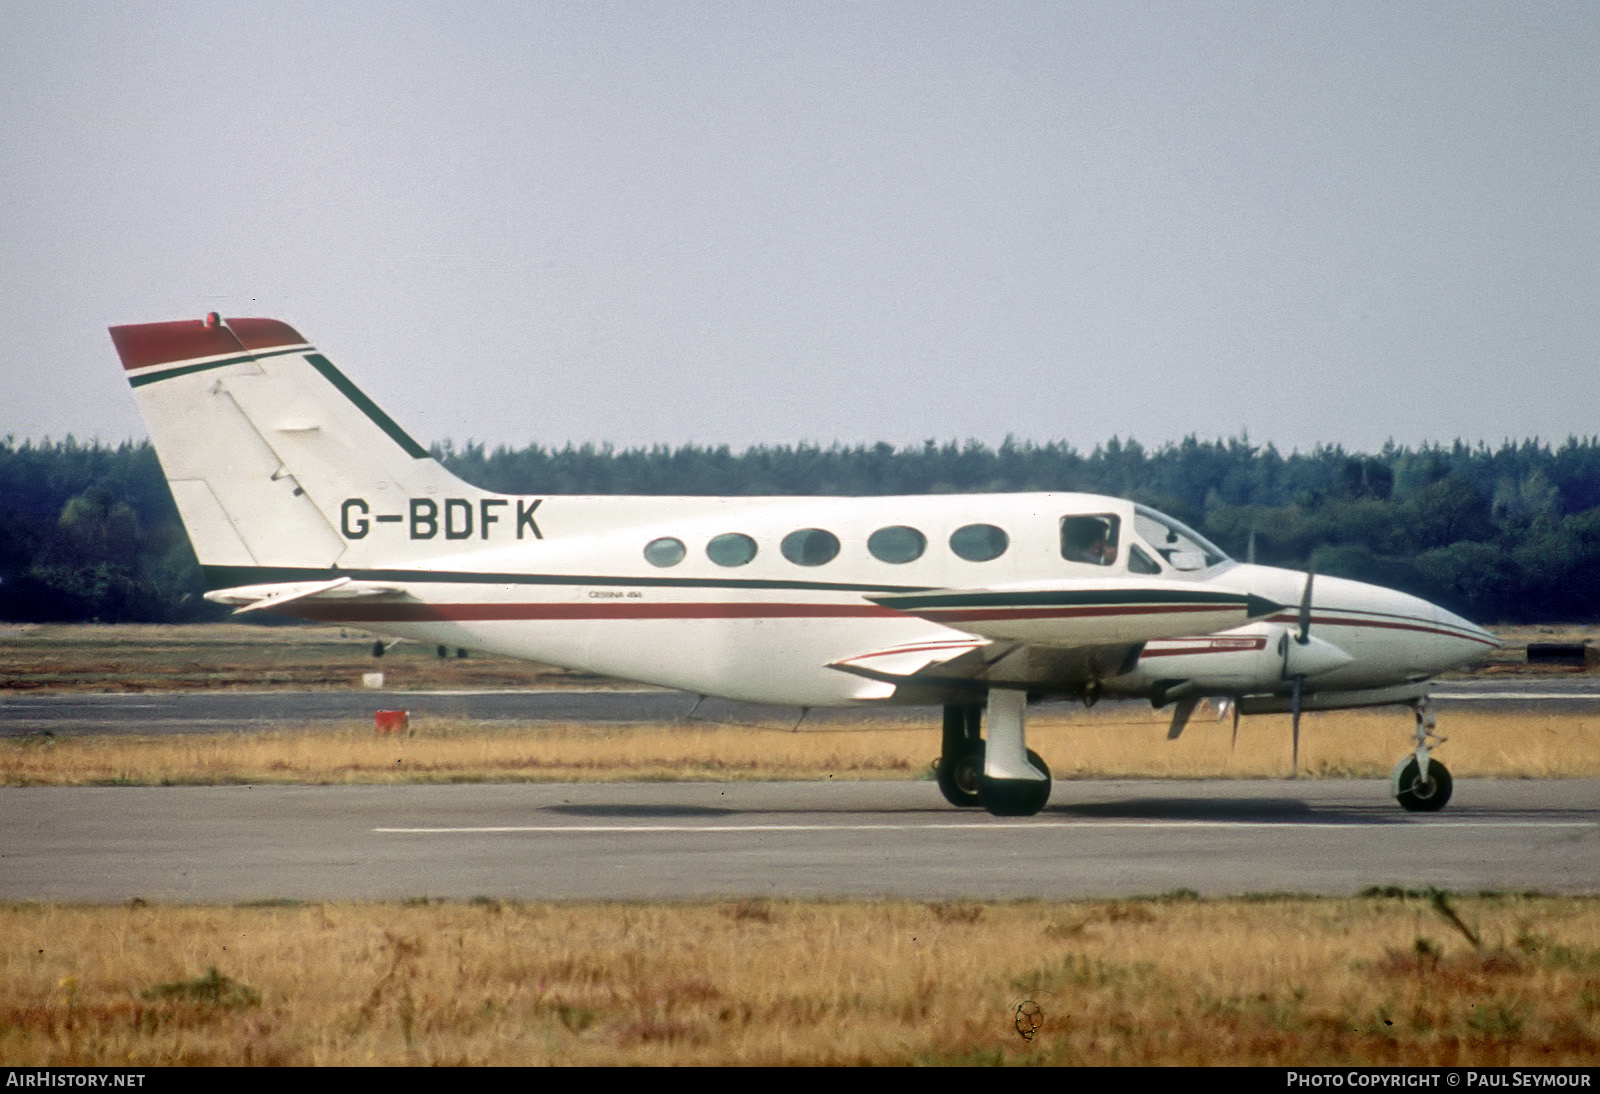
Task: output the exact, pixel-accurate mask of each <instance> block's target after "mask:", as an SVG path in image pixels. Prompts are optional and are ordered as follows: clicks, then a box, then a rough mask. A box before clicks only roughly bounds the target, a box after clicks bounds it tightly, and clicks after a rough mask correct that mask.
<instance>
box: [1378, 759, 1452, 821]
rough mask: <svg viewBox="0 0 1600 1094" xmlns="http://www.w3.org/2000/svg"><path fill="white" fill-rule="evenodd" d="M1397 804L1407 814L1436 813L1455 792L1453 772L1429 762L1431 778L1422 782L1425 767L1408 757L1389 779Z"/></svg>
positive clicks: (1429, 775)
mask: <svg viewBox="0 0 1600 1094" xmlns="http://www.w3.org/2000/svg"><path fill="white" fill-rule="evenodd" d="M1390 779H1391V785H1392V786H1393V787H1394V798H1395V801H1397V802H1399V803H1400V806H1401V808H1403V809H1405V810H1406V811H1407V812H1408V813H1437V812H1438V811H1439V810H1441V809H1443V808H1444V807H1445V803H1446V802H1448V801H1449V800H1450V791H1451V790H1452V789H1454V786H1453V783H1452V781H1451V778H1450V769H1449V768H1447V767H1445V765H1444V764H1442V763H1440V762H1439V761H1438V760H1435V759H1432V758H1431V757H1430V758H1429V760H1428V777H1427V779H1423V778H1422V765H1421V764H1419V763H1417V758H1416V757H1415V756H1407V757H1406V758H1405V759H1403V760H1401V761H1400V763H1399V764H1397V765H1396V766H1395V769H1394V774H1393V775H1392V776H1391V777H1390Z"/></svg>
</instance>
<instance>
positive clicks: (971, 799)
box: [934, 741, 983, 809]
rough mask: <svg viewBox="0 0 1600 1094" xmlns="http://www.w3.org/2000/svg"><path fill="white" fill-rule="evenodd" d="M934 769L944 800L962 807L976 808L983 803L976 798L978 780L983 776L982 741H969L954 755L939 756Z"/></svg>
mask: <svg viewBox="0 0 1600 1094" xmlns="http://www.w3.org/2000/svg"><path fill="white" fill-rule="evenodd" d="M934 770H935V774H936V775H937V776H938V779H939V793H941V794H943V795H944V800H945V801H947V802H949V803H950V804H951V805H955V806H959V807H961V808H962V809H976V808H978V807H979V806H980V805H982V804H983V802H982V801H980V800H979V799H978V780H979V779H981V778H982V777H983V742H982V741H972V742H969V743H968V744H966V745H965V746H963V748H962V749H961V751H960V752H958V753H956V754H955V755H954V756H940V757H939V763H938V766H937V767H936V768H935V769H934Z"/></svg>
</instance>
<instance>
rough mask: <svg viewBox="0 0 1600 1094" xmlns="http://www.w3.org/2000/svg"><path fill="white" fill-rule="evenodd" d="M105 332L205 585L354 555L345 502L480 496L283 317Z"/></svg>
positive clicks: (325, 564)
mask: <svg viewBox="0 0 1600 1094" xmlns="http://www.w3.org/2000/svg"><path fill="white" fill-rule="evenodd" d="M111 340H112V342H113V343H114V344H115V345H116V348H117V353H118V355H119V356H120V357H121V358H122V367H123V369H124V370H125V374H126V376H127V379H128V383H129V384H130V385H131V386H132V387H133V392H134V396H135V398H136V399H137V401H138V403H139V409H140V412H141V413H142V414H143V416H144V420H145V424H146V426H147V427H148V429H149V431H150V439H151V441H152V442H153V443H154V445H155V448H156V454H157V455H158V456H159V458H160V460H161V466H162V470H163V471H164V472H165V474H166V477H167V481H168V483H169V484H170V485H171V487H172V494H173V498H174V500H175V501H176V502H177V505H178V511H179V513H180V514H181V515H182V517H183V522H184V526H185V527H186V528H187V529H188V532H189V538H190V540H191V541H192V542H193V544H194V548H195V554H196V555H197V556H198V557H199V559H200V563H201V565H202V567H205V568H206V570H207V573H208V577H210V578H212V579H213V581H212V583H213V585H215V584H218V583H221V584H229V585H236V584H244V583H247V581H248V580H249V579H250V578H251V576H252V575H260V573H261V571H262V570H263V569H277V570H282V569H286V568H290V569H308V568H309V569H327V568H329V567H332V566H334V565H335V564H336V563H338V562H340V560H341V558H343V557H344V556H345V555H346V554H347V553H350V552H352V551H354V552H355V553H356V554H359V553H360V552H359V545H356V544H353V543H352V542H351V540H352V538H353V537H352V536H350V535H349V534H344V533H348V531H349V529H347V528H345V527H344V526H345V525H346V524H347V523H349V521H350V508H349V502H350V499H352V498H356V499H365V500H362V502H361V504H362V505H363V506H371V507H378V506H379V504H380V503H382V505H383V507H385V508H393V509H396V510H399V509H402V508H403V507H404V506H405V505H406V504H407V499H410V498H425V497H437V496H440V495H442V494H446V493H448V494H452V495H455V496H459V497H466V496H476V495H478V494H479V493H481V492H480V491H478V490H476V489H475V488H473V487H471V486H468V485H467V484H466V483H463V482H462V481H461V480H459V479H457V478H456V477H455V476H454V475H452V474H450V473H449V472H448V471H446V470H445V469H444V468H443V467H442V466H440V465H439V463H438V462H437V461H435V460H434V459H433V458H432V457H431V456H429V454H428V451H427V450H426V449H425V448H423V447H422V446H421V445H420V444H418V443H417V442H416V441H415V440H413V439H412V438H411V437H410V436H409V435H408V434H407V433H406V432H405V431H404V430H403V429H401V428H400V427H399V426H398V425H396V424H395V422H394V420H393V419H391V418H390V417H389V416H388V415H387V414H385V413H384V412H383V411H382V410H380V409H379V408H378V407H377V406H376V405H375V404H374V403H373V402H372V400H371V399H369V398H367V396H366V395H364V394H363V393H362V392H361V390H360V389H359V388H357V387H356V386H355V384H353V383H351V382H350V380H349V379H348V378H347V377H346V376H345V375H344V374H343V373H341V372H340V371H339V370H338V369H337V368H335V367H334V366H333V364H332V363H331V362H330V361H329V360H328V359H327V358H326V357H324V356H322V355H321V354H320V353H318V352H317V351H316V347H314V346H312V345H311V344H310V343H309V342H307V341H306V339H305V338H303V337H302V336H301V335H300V334H299V332H297V331H296V330H295V329H294V328H293V327H290V326H289V325H288V324H287V323H282V322H279V321H278V320H276V319H228V320H223V319H221V318H219V317H218V316H217V315H216V314H215V313H213V314H211V315H210V316H208V317H207V318H206V319H204V320H183V321H178V322H170V323H143V324H136V325H130V326H119V327H112V328H111ZM391 542H393V541H391ZM426 548H427V545H420V544H419V545H418V553H419V554H421V553H424V549H426ZM431 550H432V551H435V552H436V551H437V547H432V548H431ZM262 576H264V575H262ZM269 579H270V578H269Z"/></svg>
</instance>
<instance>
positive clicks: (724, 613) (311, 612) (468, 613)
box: [284, 601, 904, 623]
mask: <svg viewBox="0 0 1600 1094" xmlns="http://www.w3.org/2000/svg"><path fill="white" fill-rule="evenodd" d="M284 614H287V615H294V616H298V617H300V618H302V619H320V620H325V621H327V622H330V623H439V622H451V623H455V622H479V621H492V620H518V619H522V620H557V619H568V620H582V619H843V618H857V619H859V618H863V617H866V618H873V619H885V618H894V617H896V616H899V617H900V618H904V616H903V615H902V614H901V613H900V612H896V611H890V610H889V609H888V608H880V607H878V606H877V605H875V604H626V603H624V604H616V603H599V604H338V603H335V602H332V601H325V602H323V603H319V604H306V603H300V604H296V605H293V606H292V607H289V608H286V609H285V612H284Z"/></svg>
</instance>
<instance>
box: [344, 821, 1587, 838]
mask: <svg viewBox="0 0 1600 1094" xmlns="http://www.w3.org/2000/svg"><path fill="white" fill-rule="evenodd" d="M1421 819H1422V818H1413V819H1411V820H1409V821H1408V820H1407V819H1405V818H1397V819H1394V820H1379V821H1305V822H1301V821H991V822H979V823H974V824H962V823H949V822H946V823H932V824H516V825H483V826H474V827H460V828H445V827H439V828H374V829H373V830H372V831H374V832H377V833H382V834H384V835H405V836H454V835H486V834H501V833H539V834H552V833H571V834H594V833H619V834H620V833H630V832H640V833H649V834H659V833H687V832H941V831H965V832H993V831H995V830H996V829H1005V828H1021V829H1026V830H1028V831H1032V832H1037V831H1039V830H1040V829H1043V828H1071V829H1075V830H1078V831H1082V830H1083V829H1085V828H1294V829H1306V828H1315V829H1348V830H1350V831H1357V832H1359V831H1370V830H1372V829H1374V828H1393V827H1396V826H1398V825H1405V826H1407V827H1417V826H1418V825H1417V823H1416V821H1419V820H1421ZM1425 827H1429V828H1444V829H1451V830H1453V829H1459V828H1600V824H1597V823H1596V822H1594V821H1441V822H1440V823H1438V824H1432V825H1425Z"/></svg>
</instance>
